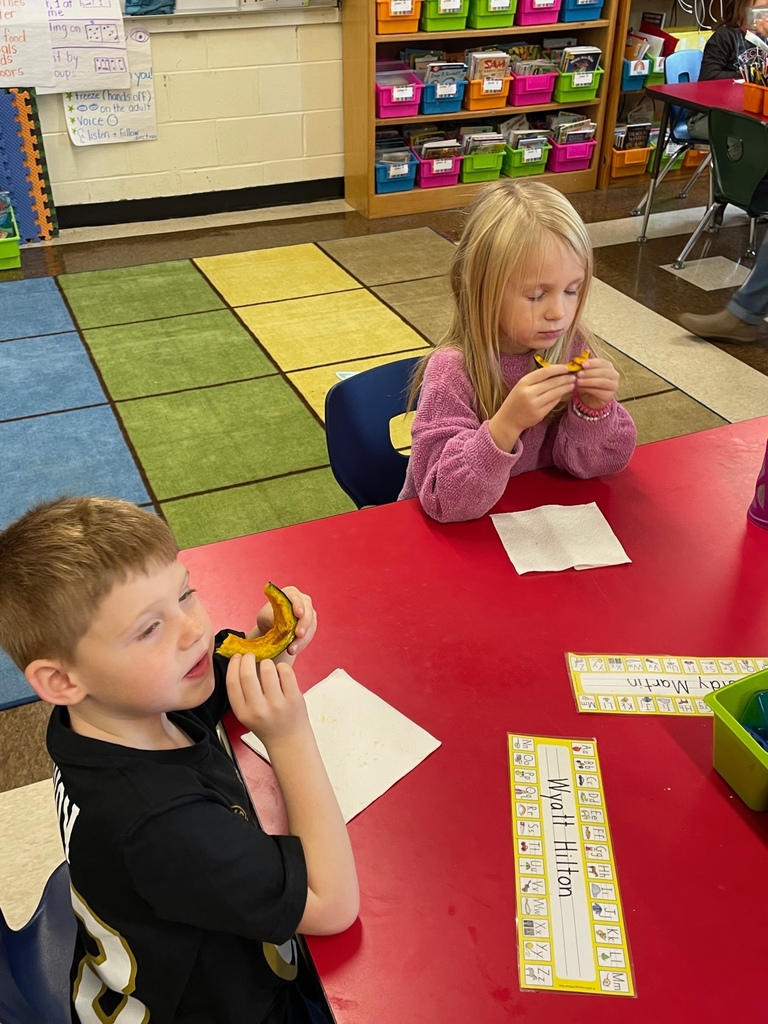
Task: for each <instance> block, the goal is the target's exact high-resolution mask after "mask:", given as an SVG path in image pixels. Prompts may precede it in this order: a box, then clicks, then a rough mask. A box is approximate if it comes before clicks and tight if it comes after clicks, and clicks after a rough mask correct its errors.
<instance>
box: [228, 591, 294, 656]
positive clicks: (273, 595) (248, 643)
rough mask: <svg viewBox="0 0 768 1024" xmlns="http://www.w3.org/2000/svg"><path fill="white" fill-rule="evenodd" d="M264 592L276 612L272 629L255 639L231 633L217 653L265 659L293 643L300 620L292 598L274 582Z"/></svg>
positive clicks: (280, 652) (279, 652)
mask: <svg viewBox="0 0 768 1024" xmlns="http://www.w3.org/2000/svg"><path fill="white" fill-rule="evenodd" d="M264 593H265V594H266V595H267V599H268V600H269V603H270V604H271V605H272V611H273V612H274V619H273V622H272V626H271V627H270V629H268V630H267V632H266V633H265V634H264V636H257V637H256V639H255V640H243V638H242V637H240V636H234V635H233V634H232V633H229V634H228V636H227V638H226V639H225V641H224V643H223V644H222V645H221V646H220V647H217V648H216V653H217V654H223V655H224V657H225V658H231V657H232V655H233V654H252V655H254V657H255V658H256V661H263V660H264V659H265V658H276V657H277V655H278V654H282V652H283V651H284V650H285V649H286V647H288V646H289V645H290V644H292V643H293V641H294V640H295V639H296V625H297V623H298V621H299V620H298V619H297V618H296V616H295V615H294V613H293V605H292V604H291V599H290V598H289V597H288V596H287V595H286V594H284V593H283V592H282V590H281V589H280V588H279V587H276V586H275V585H274V583H268V584H267V585H266V587H264Z"/></svg>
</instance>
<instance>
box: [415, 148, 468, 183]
mask: <svg viewBox="0 0 768 1024" xmlns="http://www.w3.org/2000/svg"><path fill="white" fill-rule="evenodd" d="M411 152H413V155H414V156H415V157H416V159H417V160H418V162H419V165H418V167H417V168H416V184H417V186H418V187H419V188H439V187H440V186H444V185H458V183H459V171H460V170H461V161H462V160H463V159H464V157H463V156H446V157H439V156H438V157H435V158H434V159H433V160H423V159H422V158H421V157H420V156H419V155H418V154H417V153H415V152H414V151H413V150H412V151H411Z"/></svg>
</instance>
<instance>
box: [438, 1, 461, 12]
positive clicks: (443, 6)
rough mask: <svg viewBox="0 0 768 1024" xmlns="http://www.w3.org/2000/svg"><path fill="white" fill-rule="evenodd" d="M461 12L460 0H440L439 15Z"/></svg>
mask: <svg viewBox="0 0 768 1024" xmlns="http://www.w3.org/2000/svg"><path fill="white" fill-rule="evenodd" d="M460 10H461V0H440V13H441V14H450V13H451V12H453V11H460Z"/></svg>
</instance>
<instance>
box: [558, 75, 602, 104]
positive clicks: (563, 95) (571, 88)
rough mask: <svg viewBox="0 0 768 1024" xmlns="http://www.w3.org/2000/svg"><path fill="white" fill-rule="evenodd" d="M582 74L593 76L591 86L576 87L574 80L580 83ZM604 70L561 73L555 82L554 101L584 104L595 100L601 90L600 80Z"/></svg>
mask: <svg viewBox="0 0 768 1024" xmlns="http://www.w3.org/2000/svg"><path fill="white" fill-rule="evenodd" d="M581 74H589V75H592V81H591V82H590V83H589V85H574V82H573V80H574V78H576V79H577V81H578V76H579V75H581ZM603 74H604V71H603V69H602V68H595V70H594V71H588V72H581V71H561V72H560V73H559V74H558V76H557V81H556V82H555V92H554V99H555V102H556V103H583V102H584V101H585V100H593V99H595V98H596V97H597V90H598V89H599V88H600V79H601V78H602V77H603Z"/></svg>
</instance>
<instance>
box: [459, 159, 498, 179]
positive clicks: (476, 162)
mask: <svg viewBox="0 0 768 1024" xmlns="http://www.w3.org/2000/svg"><path fill="white" fill-rule="evenodd" d="M503 162H504V153H503V152H502V153H470V154H468V155H467V156H465V157H464V159H463V160H462V162H461V171H460V172H459V180H460V181H464V182H467V181H496V179H497V178H498V177H499V176H500V174H501V165H502V163H503Z"/></svg>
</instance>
